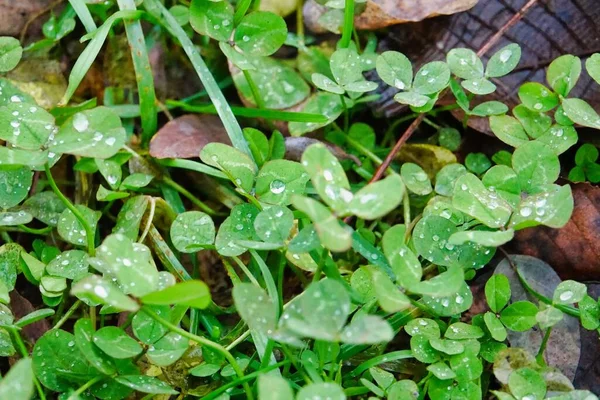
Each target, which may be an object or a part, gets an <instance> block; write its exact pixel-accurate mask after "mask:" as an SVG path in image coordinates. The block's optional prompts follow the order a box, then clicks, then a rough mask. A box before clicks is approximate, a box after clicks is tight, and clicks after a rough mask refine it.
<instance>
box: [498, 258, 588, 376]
mask: <svg viewBox="0 0 600 400" xmlns="http://www.w3.org/2000/svg"><path fill="white" fill-rule="evenodd" d="M511 260H512V263H513V264H514V265H515V266H516V268H518V270H519V271H520V273H521V275H522V276H523V277H524V278H525V280H526V281H527V283H528V284H529V285H530V286H531V287H532V288H533V289H534V290H535V291H537V292H538V293H541V294H542V295H544V296H546V297H549V298H552V294H553V293H554V289H555V288H556V286H557V285H558V284H559V283H560V282H561V279H560V278H559V277H558V275H557V274H556V273H555V272H554V271H553V270H552V267H551V266H550V265H548V264H546V263H545V262H543V261H541V260H539V259H537V258H534V257H529V256H521V255H515V256H511ZM494 273H496V274H504V275H506V276H507V277H508V279H509V281H510V287H511V293H512V298H511V301H512V302H513V303H514V302H516V301H521V300H529V301H532V302H537V301H536V300H535V298H534V297H533V296H531V295H530V294H528V293H527V292H526V291H525V288H523V286H522V285H521V283H520V282H519V278H518V276H517V274H516V272H515V271H514V270H513V269H512V267H511V265H510V263H509V261H508V260H507V259H504V260H502V261H501V262H500V263H499V264H498V266H497V267H496V270H495V272H494ZM544 333H545V332H544V331H541V330H540V329H539V328H538V327H537V326H536V327H534V328H533V329H531V330H529V331H526V332H513V331H509V333H508V341H509V342H510V344H511V346H512V347H519V348H522V349H525V350H527V351H529V352H530V353H531V354H537V352H538V350H539V348H540V345H541V343H542V338H543V337H544ZM580 353H581V339H580V335H579V320H577V319H576V318H573V317H570V316H568V315H565V316H564V319H563V320H562V321H560V322H559V323H557V324H556V325H555V326H554V327H553V329H552V332H551V334H550V338H549V339H548V344H547V346H546V351H545V352H544V358H545V360H546V362H547V363H548V365H549V366H551V367H555V368H558V369H559V370H561V372H562V373H563V374H565V376H566V377H568V378H569V379H570V380H573V378H574V377H575V372H576V370H577V365H578V364H579V355H580Z"/></svg>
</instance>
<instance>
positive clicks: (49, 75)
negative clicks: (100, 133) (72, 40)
mask: <svg viewBox="0 0 600 400" xmlns="http://www.w3.org/2000/svg"><path fill="white" fill-rule="evenodd" d="M0 10H1V7H0ZM6 77H7V78H8V80H9V81H10V82H11V83H12V84H13V85H15V86H16V87H18V88H19V89H20V90H22V91H23V92H25V93H27V94H29V95H31V96H32V97H33V98H34V99H35V101H36V102H37V103H38V104H39V105H40V106H42V107H44V108H46V109H49V108H52V107H54V106H56V105H57V104H58V102H59V101H60V99H61V98H62V97H63V94H64V93H65V91H66V90H67V80H66V79H65V77H64V75H63V72H62V68H61V66H60V63H59V62H58V61H56V60H48V59H44V58H28V59H24V60H22V61H21V62H20V63H19V65H18V66H17V68H15V69H14V70H12V71H10V72H9V73H8V74H7V76H6Z"/></svg>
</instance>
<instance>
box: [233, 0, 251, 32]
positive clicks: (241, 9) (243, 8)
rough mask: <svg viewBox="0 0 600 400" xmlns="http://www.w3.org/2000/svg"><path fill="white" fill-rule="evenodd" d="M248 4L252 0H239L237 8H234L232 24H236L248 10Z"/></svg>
mask: <svg viewBox="0 0 600 400" xmlns="http://www.w3.org/2000/svg"><path fill="white" fill-rule="evenodd" d="M250 4H252V0H241V1H240V2H239V3H238V5H237V8H236V9H235V14H234V15H233V24H234V25H235V26H237V25H238V24H239V23H240V21H241V20H242V18H244V15H246V13H247V12H248V8H250Z"/></svg>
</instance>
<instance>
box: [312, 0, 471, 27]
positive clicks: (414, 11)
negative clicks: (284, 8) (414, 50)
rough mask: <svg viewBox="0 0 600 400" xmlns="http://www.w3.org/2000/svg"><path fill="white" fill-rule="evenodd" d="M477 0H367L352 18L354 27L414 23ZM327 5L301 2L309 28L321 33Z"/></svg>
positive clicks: (453, 10) (468, 6)
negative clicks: (361, 9) (322, 19)
mask: <svg viewBox="0 0 600 400" xmlns="http://www.w3.org/2000/svg"><path fill="white" fill-rule="evenodd" d="M477 1H478V0H428V1H422V0H368V1H367V3H366V7H365V9H364V11H363V12H361V13H360V14H357V15H356V16H355V17H354V26H355V27H356V28H357V29H363V30H375V29H380V28H385V27H386V26H391V25H396V24H401V23H404V22H416V21H421V20H424V19H425V18H429V17H433V16H436V15H449V14H454V13H457V12H461V11H465V10H468V9H469V8H471V7H473V6H474V5H475V4H476V3H477ZM327 10H329V9H328V8H326V7H324V6H322V5H320V4H319V3H317V2H316V1H315V0H308V1H307V2H306V3H304V9H303V12H304V17H305V21H306V25H307V26H308V27H309V29H311V30H313V31H315V32H316V33H321V32H324V28H323V27H322V26H321V25H320V24H319V23H318V19H319V18H320V17H321V16H322V15H323V14H324V13H325V12H326V11H327Z"/></svg>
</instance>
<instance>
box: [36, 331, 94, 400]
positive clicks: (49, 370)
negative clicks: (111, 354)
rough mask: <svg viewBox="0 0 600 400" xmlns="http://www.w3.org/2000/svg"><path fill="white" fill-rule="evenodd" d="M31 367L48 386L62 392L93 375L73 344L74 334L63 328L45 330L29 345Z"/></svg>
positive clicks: (82, 382)
mask: <svg viewBox="0 0 600 400" xmlns="http://www.w3.org/2000/svg"><path fill="white" fill-rule="evenodd" d="M32 357H33V370H34V372H35V375H36V377H37V378H38V379H39V381H40V382H41V383H42V385H44V386H45V387H47V388H48V389H51V390H54V391H59V392H61V391H66V390H68V389H70V388H76V387H78V386H79V385H82V384H84V383H85V382H87V381H88V380H89V379H91V378H93V377H94V376H95V375H96V371H95V369H94V368H93V367H91V366H90V365H88V364H87V362H86V360H85V357H83V355H82V354H81V352H80V351H79V349H78V347H77V346H75V337H74V336H73V335H72V334H70V333H68V332H65V331H63V330H53V331H48V332H46V334H44V336H42V337H41V338H40V339H39V340H38V341H37V342H36V344H35V346H34V348H33V353H32Z"/></svg>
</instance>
